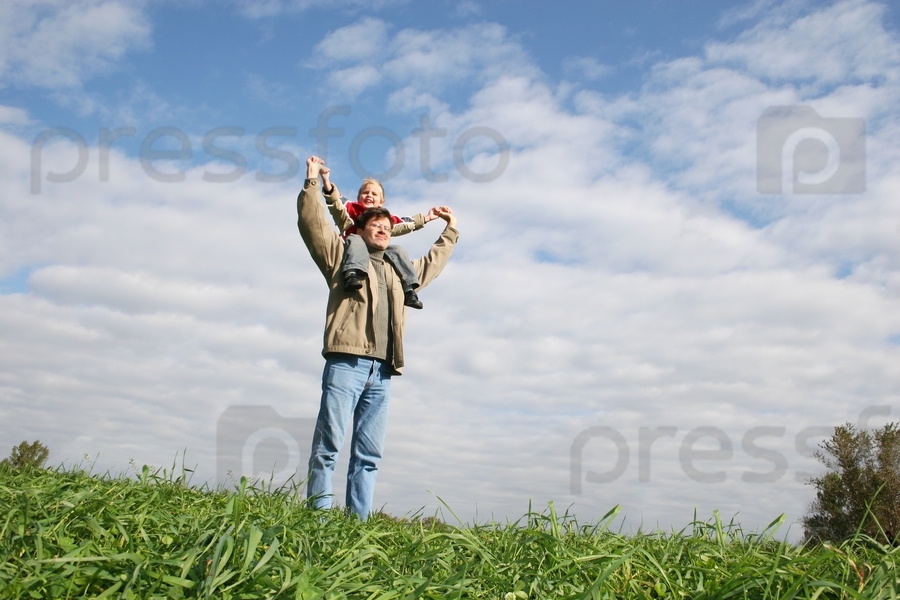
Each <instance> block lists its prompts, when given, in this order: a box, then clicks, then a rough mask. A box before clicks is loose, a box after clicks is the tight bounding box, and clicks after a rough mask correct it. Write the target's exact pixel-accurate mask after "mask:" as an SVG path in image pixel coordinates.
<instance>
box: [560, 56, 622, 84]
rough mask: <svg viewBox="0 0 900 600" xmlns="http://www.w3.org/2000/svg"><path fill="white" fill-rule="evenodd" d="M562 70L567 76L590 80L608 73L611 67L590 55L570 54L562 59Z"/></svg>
mask: <svg viewBox="0 0 900 600" xmlns="http://www.w3.org/2000/svg"><path fill="white" fill-rule="evenodd" d="M563 71H564V72H565V73H566V75H567V76H569V77H574V78H577V79H579V80H582V79H586V80H588V81H591V80H595V79H600V78H601V77H603V76H605V75H608V74H609V72H610V71H611V69H610V67H609V65H604V64H602V63H600V62H598V61H597V59H596V58H592V57H590V56H570V57H568V58H566V59H565V60H563Z"/></svg>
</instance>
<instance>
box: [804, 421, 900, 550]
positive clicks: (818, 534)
mask: <svg viewBox="0 0 900 600" xmlns="http://www.w3.org/2000/svg"><path fill="white" fill-rule="evenodd" d="M821 448H822V450H819V451H818V452H816V454H815V456H816V458H817V459H818V460H819V462H821V463H822V464H824V465H825V466H826V467H827V468H828V472H827V473H825V474H824V475H822V476H821V477H814V478H812V479H810V481H809V484H810V485H813V486H815V488H816V498H815V500H813V502H812V504H811V505H810V512H809V514H808V515H806V516H805V517H804V518H803V521H802V522H803V530H804V534H805V536H806V539H807V541H812V542H824V541H826V540H830V541H834V542H838V541H841V540H843V539H846V538H848V537H851V536H853V535H854V534H855V533H857V531H859V532H860V533H863V534H866V535H868V536H870V537H872V538H874V539H876V540H878V541H880V542H888V543H894V542H896V541H897V538H898V535H900V427H898V424H897V423H888V424H887V425H885V426H884V427H882V428H881V429H876V430H873V431H868V430H859V431H858V430H856V429H855V428H854V427H853V425H851V424H849V423H847V424H846V425H843V426H840V427H835V429H834V434H833V435H832V436H831V439H829V440H826V441H825V442H823V443H822V444H821Z"/></svg>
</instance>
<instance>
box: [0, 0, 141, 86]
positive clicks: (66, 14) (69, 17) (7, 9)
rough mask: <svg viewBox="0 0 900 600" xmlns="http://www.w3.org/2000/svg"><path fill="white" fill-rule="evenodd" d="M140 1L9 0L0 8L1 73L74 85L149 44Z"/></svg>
mask: <svg viewBox="0 0 900 600" xmlns="http://www.w3.org/2000/svg"><path fill="white" fill-rule="evenodd" d="M142 5H143V3H142V2H128V1H117V0H79V1H77V2H70V1H61V0H43V1H41V2H33V1H30V0H11V1H10V2H6V3H4V5H3V8H0V18H2V23H0V52H2V55H0V75H2V76H3V79H4V80H5V81H6V82H7V85H8V84H9V83H15V84H17V85H22V86H34V87H40V88H53V89H55V88H72V87H78V86H79V85H80V84H81V83H83V82H84V81H85V80H86V79H87V78H90V77H91V76H93V75H96V74H98V73H104V72H107V71H109V70H110V69H111V68H113V67H114V65H115V64H116V62H117V61H118V60H119V59H120V58H121V57H122V56H123V55H124V54H126V53H127V52H129V51H132V50H140V49H145V48H147V47H148V46H149V44H150V25H149V23H148V21H147V19H146V18H145V16H144V14H143V11H142Z"/></svg>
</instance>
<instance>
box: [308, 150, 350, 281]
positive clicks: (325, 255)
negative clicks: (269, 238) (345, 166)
mask: <svg viewBox="0 0 900 600" xmlns="http://www.w3.org/2000/svg"><path fill="white" fill-rule="evenodd" d="M327 168H328V167H326V166H325V164H324V163H323V162H322V159H321V158H319V157H317V156H311V157H309V159H307V161H306V181H304V182H303V189H302V190H301V191H300V195H299V196H297V217H298V220H297V227H298V228H299V229H300V236H301V237H302V238H303V243H305V244H306V248H307V249H308V250H309V254H310V256H312V259H313V262H315V263H316V266H317V267H319V271H321V272H322V275H324V276H325V279H328V280H330V279H331V277H332V275H333V273H334V271H335V269H336V268H337V267H339V266H340V264H341V256H342V253H343V244H342V243H341V238H340V237H339V236H338V234H337V233H336V232H335V231H334V227H332V226H331V224H330V223H329V222H328V220H327V219H326V218H325V204H324V202H322V199H321V198H320V197H319V179H318V178H319V174H320V173H321V172H322V171H323V170H326V172H327Z"/></svg>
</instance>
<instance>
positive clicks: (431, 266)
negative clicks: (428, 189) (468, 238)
mask: <svg viewBox="0 0 900 600" xmlns="http://www.w3.org/2000/svg"><path fill="white" fill-rule="evenodd" d="M432 211H433V212H434V213H435V214H436V215H437V216H438V217H439V218H441V219H443V220H444V221H446V222H447V226H446V227H444V231H442V232H441V236H440V237H439V238H438V239H437V241H436V242H435V243H434V244H432V245H431V249H430V250H429V251H428V254H426V255H425V256H423V257H422V258H417V259H416V260H414V261H413V267H415V269H416V275H418V277H419V287H420V289H421V288H423V287H425V286H426V285H428V284H429V283H431V282H432V281H433V280H434V278H435V277H437V276H438V275H440V274H441V271H443V270H444V266H446V264H447V261H448V260H449V259H450V255H451V254H452V253H453V248H454V247H455V246H456V240H458V239H459V231H457V229H456V215H454V214H453V211H452V210H450V207H449V206H438V207H435V208H433V209H431V211H429V212H432Z"/></svg>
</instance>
